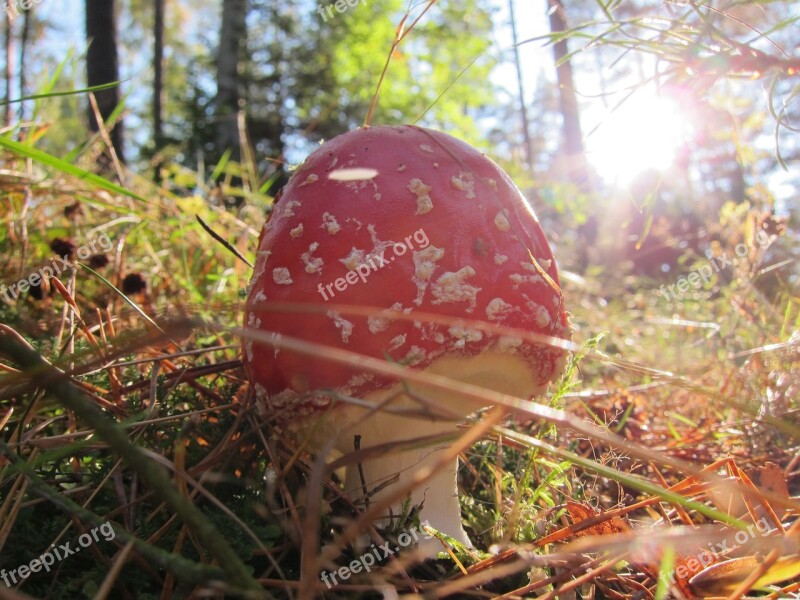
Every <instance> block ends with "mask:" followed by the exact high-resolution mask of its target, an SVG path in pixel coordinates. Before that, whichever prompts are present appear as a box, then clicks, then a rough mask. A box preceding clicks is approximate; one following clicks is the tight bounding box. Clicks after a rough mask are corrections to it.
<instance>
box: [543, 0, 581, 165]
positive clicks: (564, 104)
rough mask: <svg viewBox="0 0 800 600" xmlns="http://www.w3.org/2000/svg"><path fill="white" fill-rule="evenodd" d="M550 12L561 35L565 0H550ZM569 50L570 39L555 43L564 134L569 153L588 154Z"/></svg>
mask: <svg viewBox="0 0 800 600" xmlns="http://www.w3.org/2000/svg"><path fill="white" fill-rule="evenodd" d="M547 6H548V14H549V16H550V33H552V34H553V35H557V34H560V33H563V32H564V31H566V29H567V19H566V15H565V14H564V4H563V3H562V1H561V0H547ZM568 53H569V49H568V48H567V40H566V39H561V40H559V41H558V42H556V43H555V44H553V57H554V58H555V60H556V77H557V79H558V98H559V108H560V110H561V115H562V118H563V120H564V122H563V123H562V132H563V136H564V147H563V150H564V152H565V153H566V154H567V155H569V156H576V157H577V156H584V149H583V135H582V134H581V121H580V113H579V112H578V98H577V96H576V95H575V83H574V81H573V78H572V64H570V61H569V60H564V59H565V58H566V56H567V55H568Z"/></svg>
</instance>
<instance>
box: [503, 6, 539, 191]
mask: <svg viewBox="0 0 800 600" xmlns="http://www.w3.org/2000/svg"><path fill="white" fill-rule="evenodd" d="M508 13H509V15H510V18H511V36H512V41H513V44H514V64H515V65H516V67H517V86H518V89H519V109H520V118H521V119H522V139H523V141H524V142H525V162H526V164H527V165H528V172H529V173H530V174H531V175H533V143H532V142H531V130H530V126H529V124H528V108H527V106H526V104H525V86H524V83H523V80H522V63H521V62H520V58H519V47H518V46H517V19H516V16H515V15H514V0H508Z"/></svg>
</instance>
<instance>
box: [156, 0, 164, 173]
mask: <svg viewBox="0 0 800 600" xmlns="http://www.w3.org/2000/svg"><path fill="white" fill-rule="evenodd" d="M164 2H165V0H155V18H154V22H153V40H154V43H153V146H154V151H153V154H154V156H155V161H154V164H153V169H154V179H155V181H156V183H158V182H160V181H161V159H160V153H161V150H162V149H163V147H164V123H163V116H162V109H163V100H164Z"/></svg>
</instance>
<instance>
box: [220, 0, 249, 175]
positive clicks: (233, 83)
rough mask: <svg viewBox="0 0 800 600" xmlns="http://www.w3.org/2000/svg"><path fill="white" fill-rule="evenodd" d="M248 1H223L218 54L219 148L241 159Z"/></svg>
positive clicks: (236, 158) (235, 158) (234, 157)
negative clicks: (242, 62)
mask: <svg viewBox="0 0 800 600" xmlns="http://www.w3.org/2000/svg"><path fill="white" fill-rule="evenodd" d="M246 16H247V0H222V21H221V22H222V25H221V27H220V34H219V50H218V52H217V99H216V113H217V114H216V117H217V119H216V120H217V126H216V136H215V138H216V149H217V152H219V153H220V154H221V153H222V152H224V151H225V150H228V149H230V150H231V151H232V154H231V156H232V158H233V159H234V160H239V158H240V149H239V144H240V140H239V128H238V125H237V119H236V113H237V112H238V111H239V109H240V106H239V102H240V87H241V79H240V73H239V63H240V57H241V50H242V48H243V47H244V41H245V39H246V37H247V22H246V20H245V19H246Z"/></svg>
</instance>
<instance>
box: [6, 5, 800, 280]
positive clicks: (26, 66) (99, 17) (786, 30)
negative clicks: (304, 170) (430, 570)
mask: <svg viewBox="0 0 800 600" xmlns="http://www.w3.org/2000/svg"><path fill="white" fill-rule="evenodd" d="M21 4H24V3H21V2H20V1H17V2H16V4H15V3H14V2H9V4H8V6H9V8H8V9H7V10H6V23H5V40H6V43H5V93H6V97H7V98H15V99H20V98H26V97H31V96H33V95H35V94H45V95H46V94H47V93H48V92H51V91H53V90H65V89H81V88H84V87H87V85H88V86H96V85H102V84H107V83H110V82H116V81H120V82H121V83H120V84H119V85H118V86H114V87H112V88H111V89H107V90H104V91H98V92H96V93H95V97H96V100H97V102H96V104H97V111H95V110H93V109H91V108H90V107H89V106H88V103H87V100H86V96H85V95H66V96H61V97H56V98H52V97H51V98H46V99H44V100H24V101H22V102H18V103H14V104H6V114H5V121H6V126H7V128H13V129H16V130H18V135H19V137H20V139H27V140H31V138H34V139H36V140H40V141H37V146H38V147H40V148H42V149H44V150H47V151H49V152H51V153H53V154H56V155H65V154H69V155H70V156H84V157H85V160H93V159H92V158H91V157H92V156H94V155H97V156H95V159H96V160H97V161H99V163H100V168H101V169H106V170H107V169H108V168H109V165H111V163H112V162H113V161H111V160H110V158H109V157H108V156H107V155H108V151H107V150H105V151H104V150H103V148H102V143H98V139H99V138H92V132H93V131H95V132H96V131H97V116H98V115H99V116H101V117H102V119H103V120H104V121H105V123H106V128H107V129H108V131H109V134H110V141H111V142H112V144H113V149H114V153H115V154H116V158H115V161H116V162H117V164H118V165H119V164H126V165H127V166H128V167H129V168H131V169H133V170H134V171H135V172H136V173H137V174H138V175H139V176H142V177H148V178H151V179H152V180H154V181H155V182H157V183H161V184H163V186H164V187H165V188H166V189H168V190H170V191H175V192H176V193H178V194H182V195H193V194H196V193H199V195H200V196H201V197H203V198H204V199H205V200H207V201H209V202H219V203H222V204H224V205H227V206H230V207H231V208H232V209H235V208H236V207H239V208H241V206H242V205H243V204H247V205H251V206H252V205H255V206H268V203H269V200H268V199H267V198H268V197H269V196H271V195H273V194H274V192H275V191H276V190H277V189H279V187H280V186H281V185H283V184H284V183H285V181H286V179H287V177H288V175H289V174H290V172H291V168H292V165H295V164H297V163H299V162H300V161H302V160H303V158H304V156H305V155H307V154H308V152H309V151H310V150H311V149H312V148H313V147H314V145H315V144H316V143H318V142H320V141H321V140H324V139H329V138H331V137H333V136H335V135H337V134H339V133H342V132H345V131H348V130H349V129H352V128H353V127H356V126H358V125H361V124H363V123H364V121H365V117H366V115H367V112H368V110H369V107H370V103H371V101H372V98H373V95H374V94H375V90H376V87H377V85H378V82H379V81H381V82H382V86H381V93H380V95H379V97H378V101H377V105H376V107H375V109H374V113H373V116H372V122H373V123H376V124H393V123H408V122H417V123H419V124H422V125H426V126H431V127H436V128H439V129H442V130H444V131H447V132H449V133H451V134H453V135H456V136H458V137H461V138H462V139H465V140H467V141H469V142H471V143H473V144H475V145H477V146H478V147H480V148H481V149H483V150H484V151H485V152H487V153H488V154H489V155H490V156H492V157H493V158H494V159H495V160H497V161H498V162H500V163H501V165H502V166H503V167H505V168H506V169H507V170H508V171H509V172H510V173H511V175H512V177H514V178H515V180H516V181H517V182H518V184H519V186H520V187H521V188H522V189H523V190H524V191H525V192H526V193H527V194H528V195H529V197H530V198H531V200H532V203H533V205H534V206H535V208H536V210H537V211H539V212H540V213H542V214H541V215H540V216H542V217H543V218H544V219H545V220H549V219H551V218H552V219H556V220H557V221H558V222H559V223H558V225H556V226H554V227H553V228H552V230H551V231H552V236H553V238H551V239H552V241H553V242H554V243H555V244H556V246H564V245H566V246H572V247H570V248H569V249H568V250H565V251H557V255H558V256H559V258H560V260H561V261H565V260H566V261H568V264H566V265H565V266H566V267H568V268H569V269H570V270H573V271H575V272H577V273H583V272H584V270H585V269H586V268H588V267H589V266H591V265H594V266H606V267H611V268H613V270H614V271H615V272H618V273H619V272H620V271H619V269H622V271H623V272H626V271H630V269H631V268H632V269H633V270H634V271H635V272H638V273H641V274H644V275H647V276H651V277H655V278H660V277H663V276H664V275H667V276H668V277H671V278H672V279H674V271H675V263H676V261H678V260H679V259H680V258H681V257H682V256H685V255H686V251H687V250H692V251H694V252H695V253H696V254H698V255H699V256H701V257H702V255H703V253H704V249H707V248H708V247H709V244H710V243H711V242H712V241H714V240H715V239H717V240H718V238H715V237H714V234H713V232H712V233H709V223H710V222H719V220H720V216H722V215H725V214H727V213H728V212H730V211H735V210H736V207H742V206H743V205H744V204H747V205H748V206H751V207H758V208H759V209H762V210H763V211H767V212H769V213H770V214H772V215H774V216H776V217H779V218H782V217H785V216H788V215H789V214H791V213H792V211H797V210H798V208H797V201H796V199H797V189H798V185H800V179H798V172H797V159H798V153H799V152H800V148H798V142H797V136H796V131H795V129H794V128H793V125H792V122H793V121H792V118H793V117H796V111H797V107H796V102H794V103H793V102H792V100H793V98H794V95H795V94H796V93H797V87H796V86H797V79H798V77H797V69H798V59H797V58H796V57H795V51H796V44H797V28H796V19H797V15H796V14H795V13H796V11H797V3H794V2H759V3H752V2H728V3H724V4H717V5H714V6H711V5H708V6H705V5H703V4H702V3H691V4H689V3H683V2H671V1H660V2H639V1H634V2H618V1H613V0H612V1H610V2H608V3H604V2H602V1H600V2H587V1H577V2H566V3H563V2H561V1H560V0H541V2H539V4H536V3H533V2H519V0H509V1H508V2H505V1H504V0H492V1H488V0H463V1H461V2H454V1H444V0H443V1H441V2H438V3H437V4H436V8H435V10H430V11H428V12H427V14H426V15H425V17H424V18H423V19H422V20H421V21H420V23H418V24H417V26H416V27H415V29H414V32H413V35H412V36H410V37H409V38H408V39H407V41H406V42H405V43H403V44H400V45H399V46H398V47H396V48H395V49H394V51H393V52H392V60H391V63H390V64H389V68H388V71H387V73H386V76H385V78H383V79H381V73H382V71H383V68H384V64H385V62H386V57H387V54H388V52H389V49H390V48H392V42H393V40H394V39H395V35H396V33H397V29H398V27H399V23H400V21H401V18H402V17H403V15H404V13H405V11H406V9H408V8H409V7H408V6H407V5H406V4H405V3H404V2H402V1H400V0H363V1H360V2H358V3H356V4H354V6H352V7H351V6H349V5H348V4H347V3H343V4H342V3H340V9H341V8H342V7H343V8H344V9H345V10H343V11H341V12H340V11H339V9H337V8H336V4H335V3H332V4H326V3H322V4H317V3H313V2H305V1H302V0H289V1H286V2H263V1H260V0H221V1H218V2H212V1H210V0H154V1H153V2H119V1H117V2H114V1H109V0H86V1H85V3H81V2H78V1H77V0H63V1H60V2H54V1H51V0H40V2H38V3H33V4H32V3H31V2H29V4H31V7H30V9H29V10H24V9H22V8H21ZM515 4H518V6H515ZM425 6H426V4H425V3H419V4H418V5H417V6H416V7H415V8H414V9H413V10H412V11H411V13H410V18H409V19H408V20H407V21H405V26H406V27H407V26H408V25H409V24H410V23H411V22H412V21H413V20H414V18H416V17H417V16H419V14H420V13H421V12H422V11H423V10H424V9H425ZM15 7H16V8H15ZM15 13H16V14H15ZM88 40H93V42H92V43H91V44H89V42H88ZM87 154H88V155H89V156H88V157H86V155H87ZM104 156H105V158H104ZM215 167H218V168H217V169H215ZM237 169H241V170H246V171H247V174H246V175H247V178H248V180H247V181H246V182H245V185H244V186H241V185H238V183H239V182H240V180H241V175H242V173H240V172H237ZM210 174H214V175H215V178H214V180H212V179H210V178H209V175H210ZM226 175H228V176H229V177H228V179H226V178H225V176H226ZM230 183H234V184H236V185H232V186H231V185H228V184H230ZM259 195H261V197H259ZM620 227H621V228H622V231H620ZM567 232H568V233H569V235H565V234H566V233H567ZM670 273H672V274H670Z"/></svg>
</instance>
